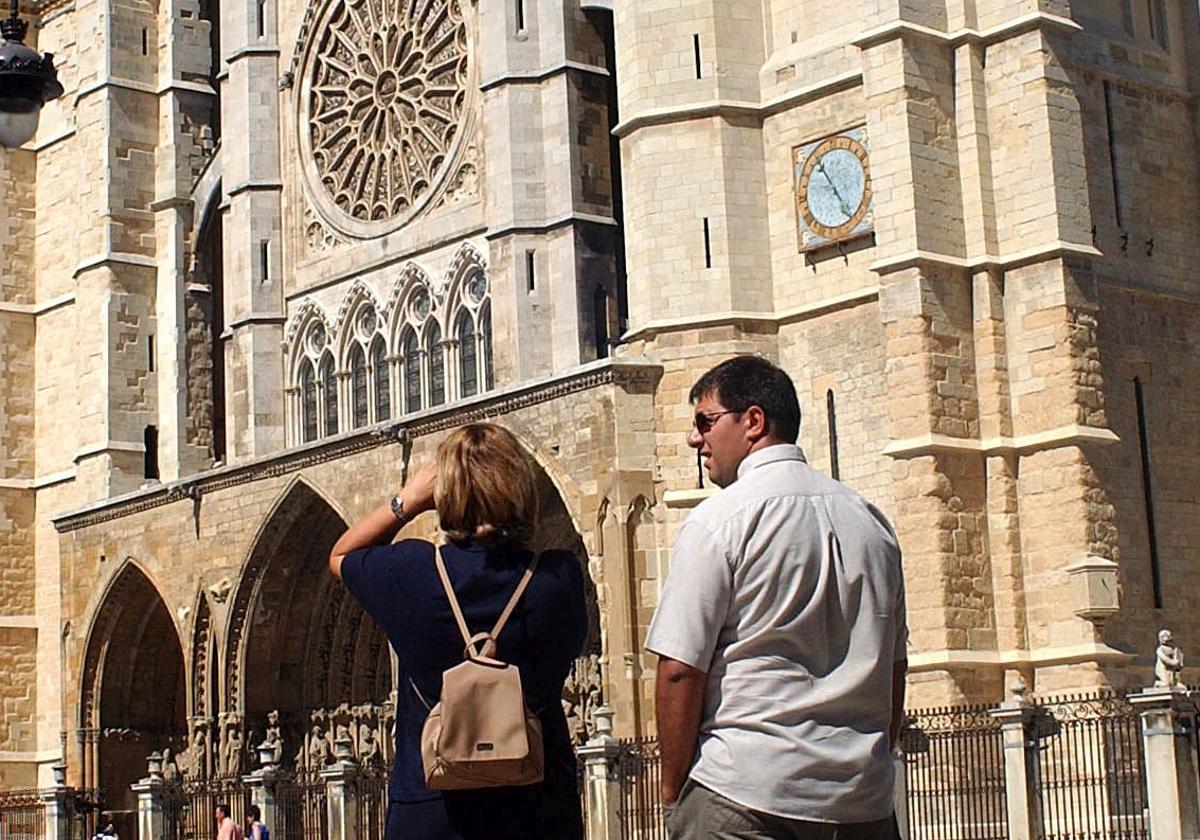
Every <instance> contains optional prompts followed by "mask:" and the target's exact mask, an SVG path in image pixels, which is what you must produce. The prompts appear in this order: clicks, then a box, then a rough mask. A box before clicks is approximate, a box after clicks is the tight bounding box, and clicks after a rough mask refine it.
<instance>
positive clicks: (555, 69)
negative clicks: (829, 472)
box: [479, 60, 609, 93]
mask: <svg viewBox="0 0 1200 840" xmlns="http://www.w3.org/2000/svg"><path fill="white" fill-rule="evenodd" d="M571 71H574V72H576V73H585V74H587V75H591V76H600V77H603V78H608V76H609V72H608V68H607V67H600V66H599V65H596V64H584V63H583V62H581V61H569V60H568V61H563V62H561V63H559V64H554V65H551V66H549V67H539V68H537V69H536V70H524V71H516V72H512V73H504V74H502V75H500V76H495V77H493V78H491V79H488V80H487V81H485V82H482V83H480V85H479V90H480V92H483V93H486V92H487V91H489V90H491V89H492V88H494V87H500V86H501V85H506V84H507V85H532V84H539V83H541V82H544V81H546V80H547V79H549V78H551V77H553V76H560V75H562V74H564V73H568V72H571Z"/></svg>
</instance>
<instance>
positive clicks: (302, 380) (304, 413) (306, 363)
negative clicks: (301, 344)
mask: <svg viewBox="0 0 1200 840" xmlns="http://www.w3.org/2000/svg"><path fill="white" fill-rule="evenodd" d="M298 380H299V381H298V387H299V388H300V440H301V442H302V443H311V442H312V441H314V440H316V439H317V428H318V424H317V374H316V371H315V370H314V369H313V363H312V360H311V359H308V358H305V359H304V360H303V361H301V362H300V375H299V377H298Z"/></svg>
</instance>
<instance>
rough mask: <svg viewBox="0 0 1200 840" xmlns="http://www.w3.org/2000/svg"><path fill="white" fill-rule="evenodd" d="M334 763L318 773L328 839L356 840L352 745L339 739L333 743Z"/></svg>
mask: <svg viewBox="0 0 1200 840" xmlns="http://www.w3.org/2000/svg"><path fill="white" fill-rule="evenodd" d="M333 750H334V755H335V756H337V762H336V763H334V765H333V766H332V767H329V768H326V769H325V770H322V771H321V779H322V780H323V781H324V782H325V795H326V798H327V801H328V807H329V840H358V809H357V808H356V807H355V801H354V783H355V778H356V776H357V770H358V768H357V766H356V765H355V763H354V750H353V744H352V743H351V742H350V741H349V739H339V740H337V741H335V742H334V744H333Z"/></svg>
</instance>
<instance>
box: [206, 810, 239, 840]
mask: <svg viewBox="0 0 1200 840" xmlns="http://www.w3.org/2000/svg"><path fill="white" fill-rule="evenodd" d="M229 814H230V810H229V805H228V804H226V803H224V802H222V803H221V804H219V805H217V807H216V808H215V809H214V811H213V816H214V817H215V818H216V820H217V840H245V836H244V835H243V834H242V829H241V828H240V827H239V826H238V824H237V823H236V822H234V821H233V817H231V816H229Z"/></svg>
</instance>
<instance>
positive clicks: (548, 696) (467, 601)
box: [329, 423, 587, 840]
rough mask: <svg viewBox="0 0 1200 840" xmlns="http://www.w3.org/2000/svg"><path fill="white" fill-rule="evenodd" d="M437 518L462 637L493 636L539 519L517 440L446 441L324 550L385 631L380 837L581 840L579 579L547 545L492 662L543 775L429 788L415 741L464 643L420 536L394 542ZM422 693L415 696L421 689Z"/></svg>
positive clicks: (583, 623) (470, 432)
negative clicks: (386, 736) (572, 707)
mask: <svg viewBox="0 0 1200 840" xmlns="http://www.w3.org/2000/svg"><path fill="white" fill-rule="evenodd" d="M435 508H436V510H437V513H438V519H439V524H440V527H441V530H442V532H443V533H444V534H445V536H446V539H447V542H446V544H445V545H443V546H442V549H441V551H442V558H443V560H444V561H445V564H446V567H447V570H448V572H449V576H450V581H451V584H452V586H453V588H454V592H455V594H456V595H457V597H458V601H459V603H460V605H461V607H462V610H463V613H464V614H465V616H466V620H467V624H468V626H469V627H470V630H471V632H472V633H477V632H481V631H486V630H490V629H491V627H492V625H493V624H494V623H495V621H496V619H497V617H498V616H499V615H500V612H501V611H502V610H503V608H504V605H505V603H506V602H507V600H508V598H509V596H510V595H511V594H512V593H513V591H514V590H515V589H516V586H517V582H518V581H519V580H520V578H521V575H522V573H523V572H524V571H525V568H526V567H527V566H528V565H529V563H530V561H531V560H532V559H533V554H532V552H531V551H530V550H529V545H530V542H531V539H532V536H533V532H534V528H535V526H536V523H537V517H538V487H537V480H536V474H535V471H534V466H533V464H532V462H531V461H530V459H529V457H528V456H527V455H526V454H525V453H524V452H523V451H522V450H521V447H520V444H519V443H518V442H517V439H516V438H515V437H513V435H512V434H511V433H510V432H508V431H506V430H505V429H502V428H500V427H499V426H495V425H492V424H490V423H473V424H471V425H468V426H464V427H462V428H460V429H458V430H456V431H454V432H452V433H451V434H450V436H449V437H447V438H446V440H445V441H443V442H442V444H441V446H439V447H438V450H437V456H436V458H435V460H434V461H433V462H431V463H428V464H425V465H424V466H423V467H422V468H421V469H419V470H417V472H416V473H415V475H414V476H413V478H412V479H411V480H410V481H409V482H408V484H407V485H405V487H404V489H403V490H401V491H400V494H399V495H398V496H396V497H394V498H393V499H392V500H390V501H388V502H385V503H383V504H382V505H380V506H379V507H378V508H377V509H376V510H375V511H373V512H372V513H370V514H368V515H367V516H365V517H364V518H363V519H361V520H359V521H358V522H356V523H354V525H353V526H352V527H351V528H350V530H348V531H347V532H346V533H345V534H343V535H342V537H341V539H339V540H338V541H337V543H336V544H335V545H334V547H333V550H332V551H331V552H330V555H329V568H330V570H331V571H332V572H333V574H335V575H337V576H338V577H340V578H341V579H342V581H343V583H345V584H346V588H347V589H348V590H349V591H350V593H351V594H352V595H353V596H354V598H355V599H356V600H357V601H358V602H359V603H360V604H361V605H362V607H363V609H365V610H366V611H367V612H368V613H369V614H370V615H371V617H372V618H374V619H375V621H376V622H377V623H378V624H379V625H380V626H381V627H382V628H383V629H384V631H385V632H386V633H387V635H388V639H389V640H390V641H391V644H392V647H393V648H394V649H395V651H396V656H397V659H398V660H399V664H400V674H399V683H398V686H399V688H398V699H397V702H396V760H395V764H394V765H393V767H392V774H391V780H390V782H389V789H388V799H389V807H388V822H387V833H386V840H410V839H411V840H474V838H489V840H502V839H503V838H512V840H517V838H530V840H532V839H533V838H537V839H538V840H542V838H563V840H574V838H582V836H583V826H582V817H581V813H580V805H579V794H578V790H577V786H576V774H575V755H574V752H573V750H572V748H571V741H570V736H569V734H568V732H567V722H566V717H565V716H564V714H563V710H562V703H561V699H560V698H561V696H562V690H563V683H564V681H565V680H566V678H567V674H568V672H569V670H570V668H571V665H572V663H573V662H574V660H575V658H576V657H577V656H578V655H579V652H580V650H581V649H582V647H583V642H584V638H585V636H586V634H587V615H586V611H585V606H584V596H583V575H582V571H581V570H580V567H579V561H578V560H577V559H576V558H575V556H574V555H573V554H571V553H570V552H566V551H546V552H543V553H542V554H541V555H540V557H539V559H538V565H537V569H536V571H535V573H534V575H533V579H532V580H531V581H530V584H529V588H528V589H527V590H526V592H525V594H524V596H523V597H522V598H521V600H520V602H519V603H518V604H517V608H516V610H515V612H514V613H513V614H512V617H511V618H510V620H509V621H508V624H507V625H505V628H504V630H503V632H501V633H500V638H499V639H498V646H497V651H496V654H495V655H496V658H498V659H501V660H503V661H505V662H509V663H511V664H513V665H516V666H517V667H518V668H519V669H520V671H521V685H522V688H523V690H524V694H525V702H526V704H527V705H528V706H529V708H530V709H532V710H534V711H535V712H536V713H537V714H538V717H539V718H540V719H541V721H542V728H543V742H544V747H545V762H546V772H545V780H544V781H543V782H542V783H540V784H536V785H529V786H523V787H506V788H491V789H482V790H467V791H447V792H444V793H442V792H434V791H430V790H429V789H428V788H427V787H426V785H425V777H424V773H423V771H422V767H421V754H420V737H421V727H422V726H423V725H424V723H425V718H426V716H427V714H428V709H427V707H426V706H425V705H424V702H423V701H422V698H427V699H428V702H429V703H434V702H436V698H438V697H440V696H441V679H442V672H443V671H445V670H446V669H448V668H451V667H453V666H455V665H457V664H459V663H460V662H462V661H463V641H462V636H461V634H460V632H459V630H458V626H457V625H456V623H455V620H454V617H453V614H452V612H451V609H450V604H449V601H448V600H447V598H446V593H445V591H444V590H443V588H442V584H441V582H440V580H439V578H438V574H437V570H436V567H435V564H434V547H433V545H432V544H430V543H428V542H425V541H424V540H404V541H402V542H399V543H396V544H395V545H392V544H391V542H392V539H393V538H394V537H395V536H396V534H397V532H398V531H399V530H400V529H401V528H402V527H403V526H404V523H405V522H407V521H409V520H411V519H412V518H413V517H415V516H417V515H418V514H420V513H423V512H424V511H427V510H433V509H435ZM418 692H419V693H418Z"/></svg>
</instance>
